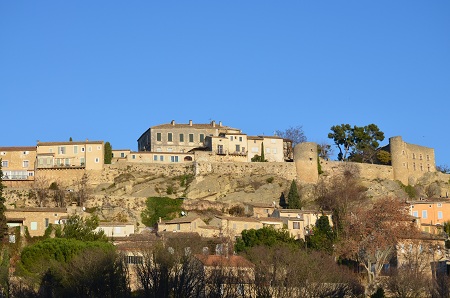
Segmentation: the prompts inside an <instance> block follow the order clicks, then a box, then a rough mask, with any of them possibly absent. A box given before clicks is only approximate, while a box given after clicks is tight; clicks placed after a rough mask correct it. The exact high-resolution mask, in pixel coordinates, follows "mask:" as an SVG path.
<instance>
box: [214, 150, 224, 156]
mask: <svg viewBox="0 0 450 298" xmlns="http://www.w3.org/2000/svg"><path fill="white" fill-rule="evenodd" d="M215 153H216V154H217V155H227V150H225V149H217V150H216V151H215Z"/></svg>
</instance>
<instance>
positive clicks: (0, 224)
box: [0, 159, 8, 243]
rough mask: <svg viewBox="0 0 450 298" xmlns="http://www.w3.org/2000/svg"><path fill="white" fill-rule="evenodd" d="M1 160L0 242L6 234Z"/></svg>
mask: <svg viewBox="0 0 450 298" xmlns="http://www.w3.org/2000/svg"><path fill="white" fill-rule="evenodd" d="M1 163H2V160H1V159H0V243H3V242H4V241H5V239H6V236H7V234H8V225H7V224H6V223H7V221H6V215H5V211H6V206H5V202H6V199H5V198H4V197H3V179H2V178H3V171H2V166H1Z"/></svg>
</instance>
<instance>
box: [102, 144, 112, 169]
mask: <svg viewBox="0 0 450 298" xmlns="http://www.w3.org/2000/svg"><path fill="white" fill-rule="evenodd" d="M104 159H105V165H109V164H111V160H112V146H111V143H109V142H106V143H105V157H104Z"/></svg>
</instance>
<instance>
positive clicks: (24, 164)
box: [0, 146, 36, 186]
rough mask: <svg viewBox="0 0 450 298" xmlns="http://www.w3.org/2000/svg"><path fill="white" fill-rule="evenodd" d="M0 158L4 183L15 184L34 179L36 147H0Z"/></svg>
mask: <svg viewBox="0 0 450 298" xmlns="http://www.w3.org/2000/svg"><path fill="white" fill-rule="evenodd" d="M0 159H1V160H2V171H3V176H2V177H1V178H2V180H3V183H5V185H7V186H16V185H18V183H22V182H28V183H30V182H32V181H33V180H34V176H35V172H34V167H35V160H36V147H31V146H29V147H0Z"/></svg>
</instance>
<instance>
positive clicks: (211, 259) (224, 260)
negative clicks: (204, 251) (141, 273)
mask: <svg viewBox="0 0 450 298" xmlns="http://www.w3.org/2000/svg"><path fill="white" fill-rule="evenodd" d="M194 257H195V258H197V259H198V260H199V261H200V262H201V263H202V264H203V265H204V266H224V267H244V268H253V267H255V265H253V263H252V262H250V261H249V260H247V259H245V258H244V257H241V256H235V255H231V256H228V257H226V256H222V255H201V254H197V255H194Z"/></svg>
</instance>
